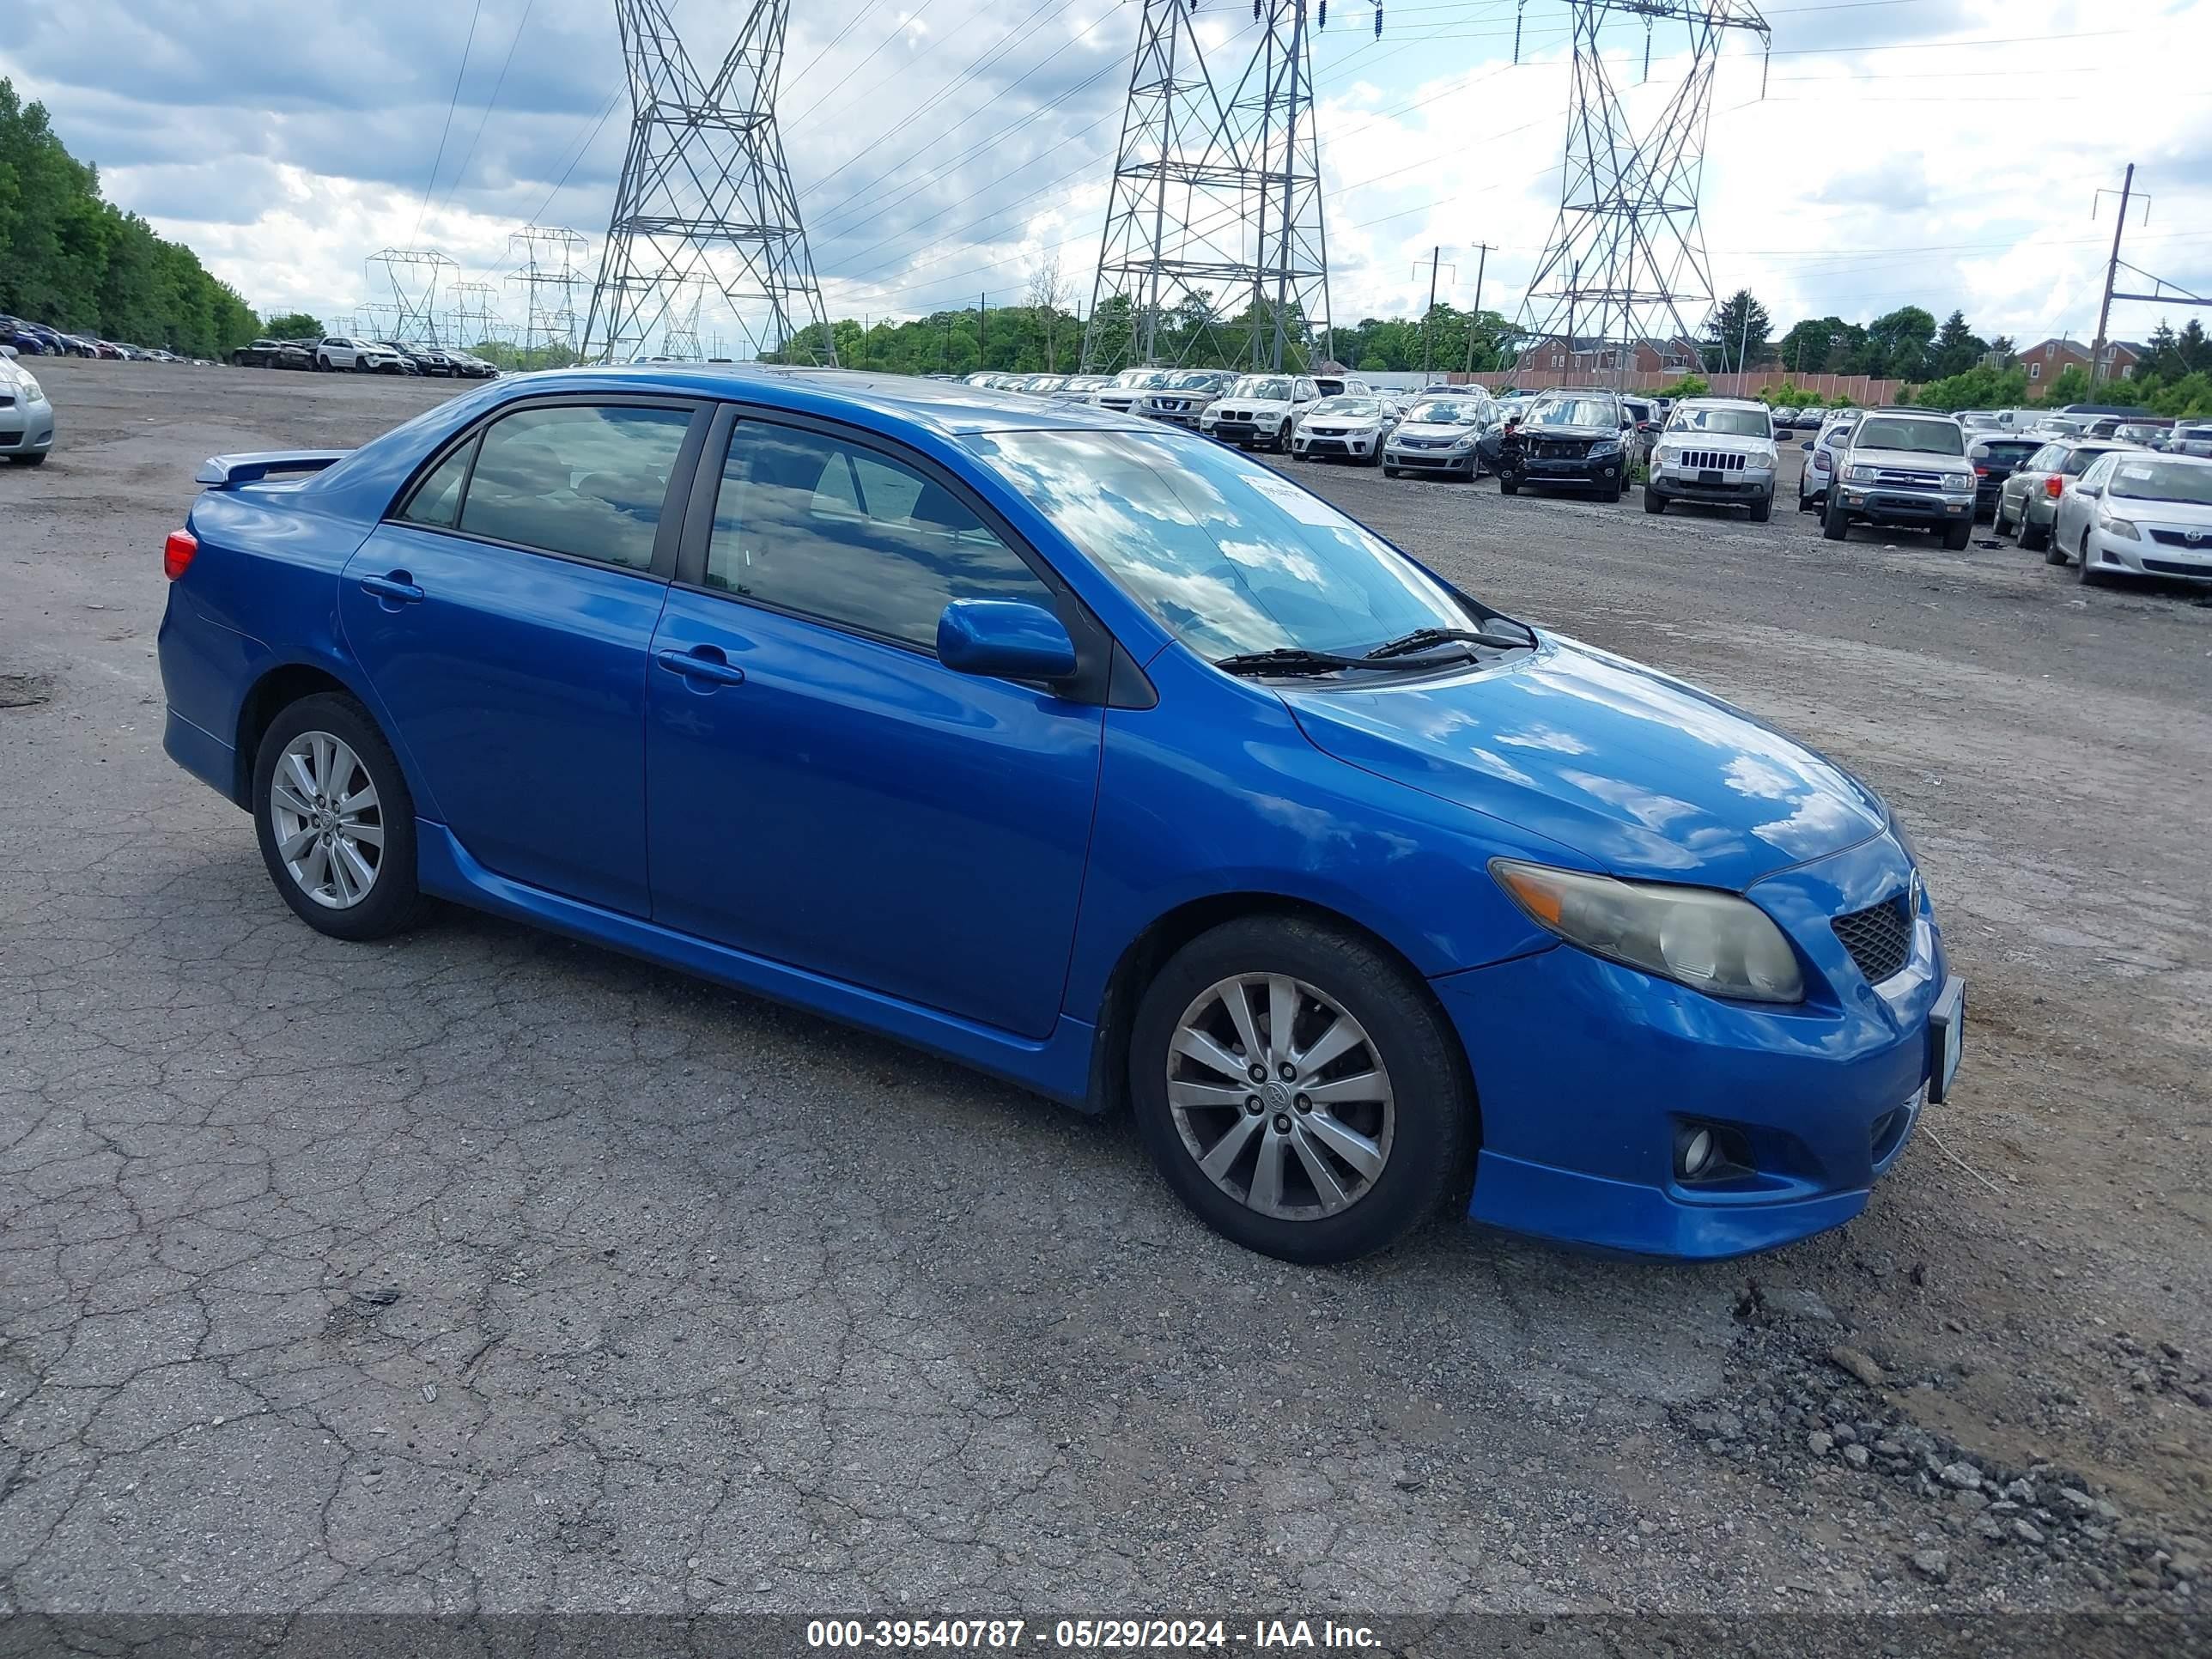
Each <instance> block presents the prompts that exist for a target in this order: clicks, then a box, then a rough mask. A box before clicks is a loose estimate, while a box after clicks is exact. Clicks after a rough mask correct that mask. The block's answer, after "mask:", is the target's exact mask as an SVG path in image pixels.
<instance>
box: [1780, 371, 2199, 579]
mask: <svg viewBox="0 0 2212 1659" xmlns="http://www.w3.org/2000/svg"><path fill="white" fill-rule="evenodd" d="M2028 413H2030V411H2015V410H2006V411H1991V410H1967V411H1966V412H1965V413H1964V414H1962V415H1959V416H1949V415H1942V414H1938V413H1936V412H1933V411H1931V410H1924V409H1876V410H1864V411H1861V410H1835V411H1832V413H1831V414H1830V415H1829V416H1828V417H1827V418H1826V421H1825V422H1823V423H1822V425H1821V427H1820V432H1819V434H1818V435H1816V436H1815V437H1814V439H1813V441H1811V442H1809V443H1808V444H1806V446H1805V452H1806V455H1805V471H1804V476H1803V479H1802V483H1800V484H1799V486H1798V498H1797V505H1798V507H1799V508H1800V510H1802V511H1805V512H1818V513H1820V514H1821V530H1822V533H1823V534H1824V535H1826V537H1827V538H1829V539H1830V540H1832V541H1841V540H1843V539H1844V538H1845V537H1846V536H1848V535H1849V533H1850V529H1851V527H1852V526H1854V525H1856V524H1862V523H1864V524H1871V525H1875V526H1881V527H1883V528H1886V529H1887V528H1896V527H1900V526H1903V527H1911V526H1919V527H1923V528H1929V529H1934V530H1936V531H1938V532H1940V533H1941V534H1942V537H1943V539H1944V544H1945V545H1946V546H1947V547H1949V548H1952V549H1954V550H1958V549H1963V548H1964V547H1965V546H1966V544H1967V542H1968V540H1969V539H1970V538H1971V537H1972V533H1973V526H1974V523H1975V521H1976V520H1982V519H1987V520H1990V523H1991V526H1992V528H1993V529H1994V530H1995V532H1996V534H1997V535H1998V536H2000V537H2004V536H2011V535H2017V536H2018V538H2019V539H2020V545H2021V547H2022V548H2023V549H2024V550H2027V551H2029V552H2039V553H2041V554H2042V555H2043V556H2044V557H2045V559H2046V560H2047V561H2048V562H2051V563H2052V564H2058V565H2063V564H2067V563H2069V562H2071V563H2074V564H2075V568H2077V570H2078V571H2079V573H2080V574H2081V580H2083V581H2084V582H2087V583H2091V584H2095V583H2098V582H2101V581H2104V580H2106V579H2108V578H2109V577H2112V576H2116V575H2148V576H2178V577H2182V578H2185V579H2188V580H2200V581H2212V425H2208V424H2204V423H2190V422H2173V421H2167V420H2162V419H2159V418H2157V417H2154V416H2147V415H2144V414H2142V413H2141V412H2139V411H2127V410H2120V411H2106V412H2098V411H2086V410H2065V411H2052V412H2048V413H2045V412H2043V411H2033V415H2034V418H2033V421H2032V422H2013V421H2010V420H2007V419H2003V418H2001V416H2009V415H2016V414H2028Z"/></svg>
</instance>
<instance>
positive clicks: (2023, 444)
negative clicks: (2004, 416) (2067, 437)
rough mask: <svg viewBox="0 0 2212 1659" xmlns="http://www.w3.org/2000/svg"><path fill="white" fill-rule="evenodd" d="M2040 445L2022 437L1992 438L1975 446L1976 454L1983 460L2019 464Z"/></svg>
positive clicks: (2003, 463) (2008, 464) (2000, 463)
mask: <svg viewBox="0 0 2212 1659" xmlns="http://www.w3.org/2000/svg"><path fill="white" fill-rule="evenodd" d="M2038 448H2039V446H2038V445H2036V444H2033V443H2031V442H2028V441H2025V440H2023V439H2020V438H1991V439H1989V440H1987V441H1984V442H1982V443H1978V444H1976V445H1975V446H1974V455H1975V457H1976V459H1981V460H1990V461H1995V462H1996V463H1997V464H1998V465H2000V466H2017V465H2020V463H2021V461H2022V460H2024V459H2027V457H2028V456H2030V455H2033V454H2034V453H2035V452H2036V450H2037V449H2038Z"/></svg>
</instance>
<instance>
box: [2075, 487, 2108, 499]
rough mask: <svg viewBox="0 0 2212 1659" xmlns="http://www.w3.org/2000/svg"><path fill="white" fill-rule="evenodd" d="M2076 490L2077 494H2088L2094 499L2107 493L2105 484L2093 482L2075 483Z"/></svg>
mask: <svg viewBox="0 0 2212 1659" xmlns="http://www.w3.org/2000/svg"><path fill="white" fill-rule="evenodd" d="M2074 490H2075V494H2076V495H2087V496H2089V497H2090V498H2091V499H2092V500H2093V499H2095V498H2096V497H2097V496H2099V495H2103V494H2104V493H2105V486H2104V485H2102V484H2093V483H2085V484H2075V486H2074Z"/></svg>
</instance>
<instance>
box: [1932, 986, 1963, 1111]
mask: <svg viewBox="0 0 2212 1659" xmlns="http://www.w3.org/2000/svg"><path fill="white" fill-rule="evenodd" d="M1965 1054H1966V981H1964V980H1963V979H1959V978H1956V977H1954V978H1952V979H1951V980H1949V981H1947V982H1946V983H1945V985H1944V987H1943V989H1942V993H1941V994H1939V995H1938V996H1937V997H1936V1006H1934V1007H1933V1008H1931V1009H1929V1011H1928V1103H1929V1105H1931V1106H1934V1105H1938V1104H1940V1103H1942V1102H1943V1101H1946V1100H1948V1099H1949V1098H1950V1097H1951V1085H1952V1084H1953V1082H1954V1080H1956V1079H1957V1078H1958V1075H1959V1061H1960V1060H1961V1059H1962V1058H1963V1057H1964V1056H1965Z"/></svg>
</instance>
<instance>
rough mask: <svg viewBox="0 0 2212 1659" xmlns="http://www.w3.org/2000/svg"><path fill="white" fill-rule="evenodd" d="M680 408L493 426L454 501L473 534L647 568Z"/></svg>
mask: <svg viewBox="0 0 2212 1659" xmlns="http://www.w3.org/2000/svg"><path fill="white" fill-rule="evenodd" d="M690 424H691V416H690V412H689V411H688V410H678V409H641V408H635V407H630V406H625V405H621V404H608V405H600V406H592V407H586V406H564V407H561V408H556V409H530V410H523V411H522V412H521V413H520V414H515V415H509V416H507V417H506V418H505V419H504V420H501V421H498V422H494V423H493V425H492V426H491V427H490V428H488V429H487V430H486V431H485V433H484V435H483V439H482V441H481V447H480V449H479V452H478V453H477V464H476V470H475V471H474V472H473V473H471V475H470V477H469V481H468V489H467V492H466V495H465V498H464V500H463V501H462V503H461V513H460V529H461V530H462V531H463V532H464V533H465V534H468V535H471V536H485V537H489V538H491V539H492V540H494V541H501V542H513V543H514V544H517V545H519V546H522V547H533V548H538V549H542V550H544V551H545V552H548V553H565V554H568V555H569V556H573V557H575V558H581V559H592V560H596V561H598V562H600V563H603V564H611V565H619V566H621V567H622V568H624V569H627V570H647V569H650V568H652V565H653V538H654V537H655V536H656V535H657V534H658V533H659V528H660V514H661V509H662V507H663V506H664V504H665V501H666V500H667V496H668V480H669V477H670V475H671V473H673V472H674V471H675V469H676V460H677V456H678V453H680V452H681V451H682V449H683V447H684V433H685V431H686V430H687V429H688V428H690Z"/></svg>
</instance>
